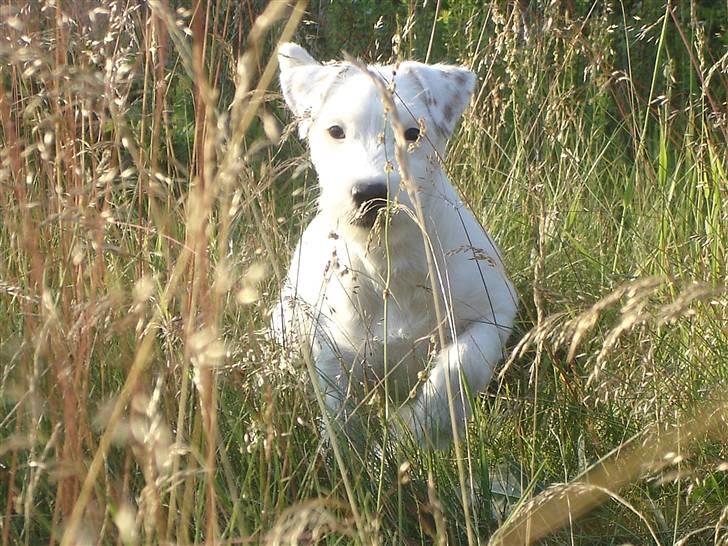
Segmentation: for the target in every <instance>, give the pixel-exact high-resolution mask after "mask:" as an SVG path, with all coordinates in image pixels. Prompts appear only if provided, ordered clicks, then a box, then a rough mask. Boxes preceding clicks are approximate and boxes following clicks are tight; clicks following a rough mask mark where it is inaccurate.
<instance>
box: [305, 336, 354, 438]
mask: <svg viewBox="0 0 728 546" xmlns="http://www.w3.org/2000/svg"><path fill="white" fill-rule="evenodd" d="M312 349H313V351H312V352H313V364H314V367H315V373H316V377H315V378H313V379H314V380H316V382H317V386H318V389H317V390H318V392H317V397H320V398H321V401H322V402H323V405H324V408H323V409H324V410H325V411H326V413H327V416H328V418H329V419H331V424H332V425H333V428H334V432H335V433H337V434H340V433H343V434H344V436H345V437H347V438H349V439H351V437H352V436H356V435H357V434H355V431H354V430H353V429H354V427H355V426H356V424H357V423H358V419H357V418H356V416H355V415H354V413H355V403H354V397H353V396H352V390H353V389H354V387H355V386H354V385H353V384H352V381H353V376H354V375H355V374H354V373H353V370H352V365H353V362H354V359H353V358H352V357H351V356H350V355H348V354H347V353H342V351H340V350H339V349H338V348H337V347H336V346H334V345H332V344H331V343H329V342H327V341H323V340H321V339H320V338H319V339H318V340H316V341H315V342H314V344H313V347H312ZM324 418H326V417H324ZM332 440H333V439H332Z"/></svg>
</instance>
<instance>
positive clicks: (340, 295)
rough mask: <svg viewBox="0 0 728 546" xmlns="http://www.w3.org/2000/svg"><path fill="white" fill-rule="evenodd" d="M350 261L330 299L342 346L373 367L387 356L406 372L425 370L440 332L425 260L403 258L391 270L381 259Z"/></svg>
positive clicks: (411, 256)
mask: <svg viewBox="0 0 728 546" xmlns="http://www.w3.org/2000/svg"><path fill="white" fill-rule="evenodd" d="M347 258H348V259H347V260H339V264H338V266H339V271H338V273H337V274H335V275H334V277H332V279H331V281H332V282H331V283H330V285H329V292H330V297H327V302H328V303H329V305H330V309H329V311H330V312H331V314H332V315H331V316H332V318H333V319H334V321H335V323H336V325H337V331H338V332H337V334H338V335H336V337H337V338H338V339H337V342H338V344H339V346H345V347H347V349H349V350H350V351H352V352H353V353H354V354H356V355H358V357H360V358H363V359H365V360H366V361H367V363H368V364H369V365H370V366H373V367H377V366H378V365H380V364H382V363H383V361H384V358H385V355H386V360H387V361H390V362H393V361H394V362H400V363H401V366H402V367H403V368H408V369H409V368H411V367H412V366H414V367H416V368H419V369H421V368H422V366H423V364H424V363H425V362H426V359H427V356H428V352H429V349H430V345H431V343H430V341H431V340H430V337H431V335H432V333H433V332H434V331H435V330H436V318H435V311H434V304H433V299H432V293H431V290H430V287H429V281H428V279H427V273H426V271H427V269H426V265H425V263H424V257H423V256H420V255H418V254H417V253H415V252H411V253H409V254H407V253H400V254H399V255H397V256H396V257H395V256H390V260H389V265H388V266H387V260H381V259H380V260H377V259H376V256H373V257H370V256H369V255H367V256H365V257H364V258H362V257H357V256H351V255H350V254H349V255H347ZM388 270H389V272H388ZM403 371H404V370H403Z"/></svg>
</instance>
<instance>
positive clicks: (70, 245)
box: [0, 0, 728, 546]
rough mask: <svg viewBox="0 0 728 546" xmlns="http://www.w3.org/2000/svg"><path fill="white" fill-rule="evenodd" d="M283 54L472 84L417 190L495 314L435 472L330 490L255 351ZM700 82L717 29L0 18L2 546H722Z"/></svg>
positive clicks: (720, 446)
mask: <svg viewBox="0 0 728 546" xmlns="http://www.w3.org/2000/svg"><path fill="white" fill-rule="evenodd" d="M304 10H305V11H304ZM291 39H293V40H296V41H299V42H301V43H303V44H305V45H306V47H308V48H309V49H310V50H311V51H312V53H314V55H315V56H317V57H319V58H323V59H327V58H333V57H340V51H341V50H342V49H345V50H347V51H348V52H350V53H352V54H354V55H358V56H361V57H362V58H364V59H365V60H375V59H380V60H382V61H389V60H393V59H394V60H396V59H403V58H416V59H419V60H425V59H429V60H430V61H447V62H460V63H464V64H466V65H468V66H471V67H472V68H473V69H474V70H476V71H477V73H478V75H479V84H478V91H477V92H476V95H477V96H476V98H475V99H474V103H473V105H472V107H471V108H469V109H468V110H467V111H466V114H465V116H464V119H463V121H462V124H461V126H460V129H459V130H458V131H457V134H456V136H455V137H454V139H453V141H452V143H451V147H450V153H449V157H448V159H447V165H446V168H447V171H448V172H449V174H450V178H451V179H452V180H453V181H454V182H455V183H456V185H457V186H458V187H459V189H460V191H461V192H462V193H463V195H464V196H465V197H466V199H467V200H468V202H469V203H470V204H471V206H472V208H473V210H474V211H475V212H476V215H477V216H478V217H479V218H480V219H481V220H482V221H483V223H484V224H485V225H487V226H488V228H489V230H490V232H491V233H492V234H493V235H494V237H495V238H496V240H497V241H498V242H499V245H500V246H501V248H502V250H503V253H504V256H505V259H506V263H507V267H508V269H509V271H510V273H511V276H512V277H513V279H514V281H515V283H516V285H517V287H518V290H519V292H520V294H521V297H522V301H521V309H520V315H519V323H518V331H517V333H516V335H514V336H513V339H512V341H511V349H512V352H511V356H510V358H509V359H508V361H507V362H506V363H504V365H502V366H501V368H500V369H499V371H500V374H499V375H498V376H497V380H494V381H493V383H492V384H491V386H490V388H489V390H488V391H487V392H486V393H485V394H484V395H482V397H481V398H480V401H481V403H480V404H479V406H478V410H477V411H476V415H475V416H474V418H473V420H472V426H471V427H470V428H469V430H468V434H467V436H466V438H465V441H464V442H463V443H462V444H461V446H460V449H458V450H457V451H456V450H452V449H451V450H450V451H446V452H427V451H420V450H417V449H415V448H414V447H412V446H411V445H404V444H402V443H397V442H393V441H392V440H391V439H386V438H385V439H384V441H383V438H382V434H383V433H382V431H378V430H372V431H371V436H372V442H371V449H370V451H369V453H368V456H365V457H364V459H365V460H364V461H362V460H357V459H356V457H354V456H353V455H347V452H346V451H344V452H343V455H342V456H341V457H335V456H334V453H332V449H331V447H329V446H327V445H326V444H325V443H323V442H322V441H321V439H320V436H319V432H318V431H319V429H320V424H319V419H320V416H319V412H318V406H317V404H316V401H315V400H314V399H313V397H312V395H311V387H310V380H309V377H308V373H307V371H306V367H305V366H304V364H303V362H302V360H301V359H300V358H298V357H297V355H295V354H294V355H287V354H283V351H282V350H281V349H280V348H279V347H277V346H275V345H274V344H272V343H271V342H270V341H269V340H268V339H267V338H266V336H265V329H266V325H267V323H268V316H267V312H268V310H269V309H270V307H271V305H272V302H274V301H275V298H276V295H277V293H278V287H279V285H280V281H281V278H282V276H283V275H284V273H285V270H286V267H287V259H288V257H289V255H290V252H291V249H292V247H293V245H294V244H295V242H296V240H297V238H298V237H299V234H300V232H301V230H302V228H303V226H305V224H306V222H307V221H308V219H310V218H311V217H312V215H313V213H314V208H315V204H314V199H315V195H316V190H315V176H314V174H313V173H312V172H311V169H310V167H309V164H308V163H307V160H306V151H305V147H304V146H303V145H302V144H301V143H300V142H298V140H297V139H296V135H295V131H292V127H291V126H290V125H288V123H289V121H290V118H289V116H288V114H287V113H286V112H285V111H284V110H283V108H282V101H281V100H280V97H279V95H278V88H277V83H276V78H277V71H276V65H275V57H274V56H273V55H272V52H273V51H274V47H275V44H276V43H278V42H279V41H284V40H291ZM727 73H728V6H726V4H725V3H724V2H723V3H721V2H700V3H698V2H694V1H690V2H670V3H669V4H668V5H667V6H666V5H665V4H664V2H659V1H652V2H648V1H645V2H640V3H635V2H613V3H595V4H594V5H591V4H590V3H588V2H583V1H575V2H563V3H559V2H547V1H546V0H543V1H532V2H530V3H529V2H507V1H505V0H499V1H494V2H490V3H483V2H480V1H470V0H463V1H461V2H456V1H454V0H451V1H449V2H448V1H444V2H442V3H441V2H433V1H430V2H427V3H426V5H425V6H423V5H422V3H421V2H414V1H412V2H405V1H397V2H388V3H384V2H374V1H371V2H369V1H359V2H343V1H342V2H339V1H338V0H337V1H336V2H333V3H330V2H327V1H324V0H321V1H320V2H312V3H311V4H310V5H306V2H299V3H298V4H296V6H295V7H292V6H289V5H288V3H287V2H271V3H270V4H267V3H266V2H262V1H253V0H246V1H240V2H228V1H225V0H210V1H209V2H207V3H206V2H200V1H199V0H197V1H194V2H192V4H191V5H189V4H185V7H179V6H178V5H176V3H174V2H169V1H168V0H155V1H150V2H149V3H138V4H137V3H134V2H131V3H127V2H118V1H116V0H102V1H100V2H83V1H82V2H68V3H66V2H61V0H55V2H52V1H47V2H35V1H33V2H31V1H27V2H26V1H25V0H20V1H15V2H4V3H3V4H2V5H1V6H0V313H1V314H2V320H0V545H1V546H7V545H11V544H12V545H15V544H25V545H36V544H63V545H72V544H180V545H188V544H203V543H204V544H259V543H260V544H301V545H302V544H489V543H492V544H514V545H518V544H525V543H531V542H537V543H540V544H554V545H563V544H574V545H576V544H579V545H593V544H625V543H632V544H661V545H667V544H684V545H691V544H715V545H726V544H728V447H727V445H728V395H727V394H726V393H728V310H727V305H728V295H727V292H726V289H727V288H728V266H727V265H726V264H727V262H728V248H727V246H728V205H727V203H728V174H727V173H726V169H728V105H727V103H726V100H727V97H726V95H727V92H726V89H728V77H727V76H726V74H727ZM379 443H383V444H384V445H383V449H380V448H379V447H378V444H379ZM504 485H505V486H507V487H506V489H508V491H505V492H504V491H503V489H504V487H503V486H504Z"/></svg>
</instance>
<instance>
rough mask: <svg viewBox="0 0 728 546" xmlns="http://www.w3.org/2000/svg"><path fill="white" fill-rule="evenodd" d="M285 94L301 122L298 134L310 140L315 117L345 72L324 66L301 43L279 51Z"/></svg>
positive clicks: (282, 86)
mask: <svg viewBox="0 0 728 546" xmlns="http://www.w3.org/2000/svg"><path fill="white" fill-rule="evenodd" d="M278 64H279V66H280V68H281V91H283V98H284V99H285V100H286V104H287V105H288V107H289V108H290V109H291V112H293V115H294V116H296V120H297V121H298V134H299V136H300V137H301V138H302V139H303V138H306V135H307V134H308V130H309V128H310V126H311V120H312V117H314V116H315V115H316V113H317V112H318V111H319V110H320V108H321V106H322V104H323V102H324V99H325V98H326V95H327V94H328V92H329V89H330V88H331V86H332V85H333V83H334V81H335V80H336V76H337V75H338V74H339V72H340V71H341V67H340V66H336V65H322V64H320V63H319V62H318V61H317V60H316V59H314V58H313V57H311V55H309V53H308V52H307V51H306V50H305V49H303V48H302V47H301V46H299V45H298V44H293V43H284V44H281V45H280V47H279V48H278Z"/></svg>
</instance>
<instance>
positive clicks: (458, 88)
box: [400, 61, 476, 138]
mask: <svg viewBox="0 0 728 546" xmlns="http://www.w3.org/2000/svg"><path fill="white" fill-rule="evenodd" d="M403 72H409V73H410V74H411V75H412V76H413V77H414V78H415V79H416V80H417V82H418V83H419V85H420V86H421V87H422V89H423V91H424V93H425V97H426V100H425V102H426V103H427V107H428V108H429V110H430V115H431V116H432V120H433V121H434V123H435V128H436V129H437V130H438V131H440V133H442V136H443V137H445V138H447V137H449V136H450V135H451V134H452V132H453V129H454V128H455V124H456V123H457V122H458V120H459V119H460V116H461V115H462V114H463V111H464V110H465V108H466V107H467V105H468V103H469V102H470V97H471V96H472V95H473V91H475V80H476V77H475V74H474V73H473V72H472V71H470V70H468V69H467V68H464V67H461V66H451V65H447V64H433V65H428V64H423V63H418V62H412V61H410V62H405V63H402V66H401V67H400V73H403Z"/></svg>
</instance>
